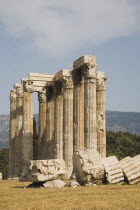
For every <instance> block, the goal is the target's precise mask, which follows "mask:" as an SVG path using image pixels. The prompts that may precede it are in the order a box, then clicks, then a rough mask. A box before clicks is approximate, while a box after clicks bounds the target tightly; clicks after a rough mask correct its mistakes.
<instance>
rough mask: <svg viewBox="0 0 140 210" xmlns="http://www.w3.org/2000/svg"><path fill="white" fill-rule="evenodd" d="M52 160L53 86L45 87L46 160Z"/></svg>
mask: <svg viewBox="0 0 140 210" xmlns="http://www.w3.org/2000/svg"><path fill="white" fill-rule="evenodd" d="M53 158H54V86H53V85H52V83H51V84H50V85H49V82H48V86H47V159H53Z"/></svg>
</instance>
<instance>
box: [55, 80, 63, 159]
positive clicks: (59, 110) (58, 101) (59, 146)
mask: <svg viewBox="0 0 140 210" xmlns="http://www.w3.org/2000/svg"><path fill="white" fill-rule="evenodd" d="M62 87H63V83H62V81H61V80H58V81H55V82H54V94H55V95H54V158H56V159H63V94H62V91H63V88H62Z"/></svg>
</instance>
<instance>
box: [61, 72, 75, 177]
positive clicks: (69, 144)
mask: <svg viewBox="0 0 140 210" xmlns="http://www.w3.org/2000/svg"><path fill="white" fill-rule="evenodd" d="M72 157H73V82H72V77H71V76H67V77H65V78H64V92H63V159H64V160H65V163H66V167H67V170H68V172H69V174H70V175H71V174H72V169H73V161H72Z"/></svg>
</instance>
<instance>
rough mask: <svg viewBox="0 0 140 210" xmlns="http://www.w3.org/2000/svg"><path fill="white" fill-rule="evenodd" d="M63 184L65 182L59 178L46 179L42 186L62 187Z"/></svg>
mask: <svg viewBox="0 0 140 210" xmlns="http://www.w3.org/2000/svg"><path fill="white" fill-rule="evenodd" d="M65 185H66V183H65V182H63V181H62V180H59V179H58V180H52V181H47V182H45V183H44V184H43V186H44V187H45V188H62V187H65Z"/></svg>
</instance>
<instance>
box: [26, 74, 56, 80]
mask: <svg viewBox="0 0 140 210" xmlns="http://www.w3.org/2000/svg"><path fill="white" fill-rule="evenodd" d="M28 77H29V79H30V80H33V81H45V82H47V81H52V80H53V78H54V74H43V73H29V75H28Z"/></svg>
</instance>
